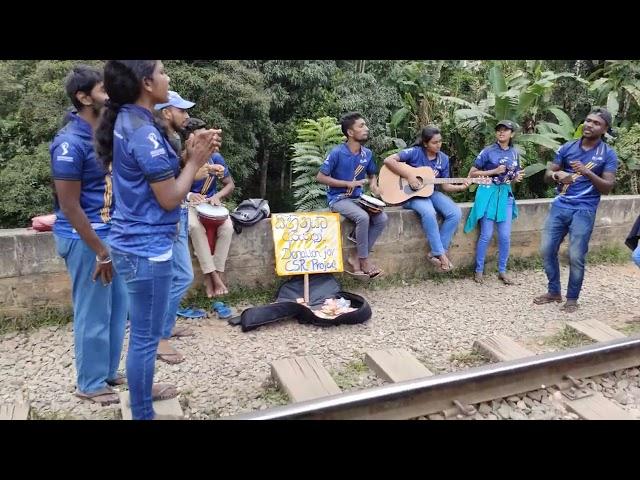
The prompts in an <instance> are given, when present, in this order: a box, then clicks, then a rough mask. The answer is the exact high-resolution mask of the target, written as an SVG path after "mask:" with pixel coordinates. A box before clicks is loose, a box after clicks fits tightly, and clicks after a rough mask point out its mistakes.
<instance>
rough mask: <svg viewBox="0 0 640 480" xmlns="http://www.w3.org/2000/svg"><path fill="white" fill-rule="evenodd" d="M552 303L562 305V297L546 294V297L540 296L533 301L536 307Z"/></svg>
mask: <svg viewBox="0 0 640 480" xmlns="http://www.w3.org/2000/svg"><path fill="white" fill-rule="evenodd" d="M552 302H556V303H561V302H562V295H558V296H556V295H552V294H550V293H545V294H544V295H540V296H538V297H536V298H534V299H533V303H535V304H536V305H544V304H545V303H552Z"/></svg>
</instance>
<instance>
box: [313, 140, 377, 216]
mask: <svg viewBox="0 0 640 480" xmlns="http://www.w3.org/2000/svg"><path fill="white" fill-rule="evenodd" d="M320 171H321V172H322V173H324V174H325V175H328V176H330V177H331V178H335V179H336V180H346V181H349V182H351V181H354V180H363V179H364V178H365V176H366V175H374V174H376V173H377V171H378V169H377V167H376V164H375V162H374V161H373V153H372V152H371V150H369V149H368V148H365V147H363V146H361V147H360V152H358V153H355V154H354V153H351V150H349V147H348V146H347V144H346V142H345V143H343V144H342V145H338V146H337V147H335V148H334V149H333V150H331V152H329V155H327V158H326V159H325V161H324V162H323V164H322V165H321V166H320ZM360 195H362V187H357V188H354V189H353V190H351V189H347V188H346V187H329V189H328V190H327V201H328V202H329V205H333V204H334V203H335V202H336V201H338V200H341V199H343V198H347V197H349V198H358V197H360Z"/></svg>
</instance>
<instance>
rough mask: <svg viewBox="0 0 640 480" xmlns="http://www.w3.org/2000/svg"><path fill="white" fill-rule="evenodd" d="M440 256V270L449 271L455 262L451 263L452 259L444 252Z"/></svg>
mask: <svg viewBox="0 0 640 480" xmlns="http://www.w3.org/2000/svg"><path fill="white" fill-rule="evenodd" d="M438 258H439V259H440V270H441V271H443V272H448V271H450V270H451V269H452V268H453V264H452V263H451V260H449V257H447V255H446V254H444V253H443V254H442V255H439V256H438Z"/></svg>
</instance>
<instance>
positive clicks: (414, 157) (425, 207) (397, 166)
mask: <svg viewBox="0 0 640 480" xmlns="http://www.w3.org/2000/svg"><path fill="white" fill-rule="evenodd" d="M441 148H442V135H441V134H440V129H438V128H437V127H434V126H429V127H425V128H423V129H422V132H421V133H420V137H418V140H417V141H416V143H414V144H413V146H411V147H410V148H405V149H404V150H401V151H400V152H398V153H394V154H393V155H390V156H388V157H387V158H385V159H384V164H385V165H386V166H387V168H389V170H391V171H392V172H394V173H396V174H398V175H400V176H402V177H404V178H406V179H407V181H408V182H409V185H410V186H411V187H412V188H416V189H417V188H419V186H420V182H419V180H418V179H417V178H416V177H415V175H412V174H411V173H410V172H407V171H405V169H403V167H402V165H403V164H406V165H409V166H411V167H414V168H417V167H430V168H431V169H433V171H434V172H435V174H436V177H437V178H446V177H448V176H449V157H448V156H447V155H446V154H445V153H444V152H441V151H440V149H441ZM468 186H469V184H468V183H463V184H461V185H452V184H446V183H445V184H442V185H436V187H435V191H434V192H433V195H431V196H430V197H429V198H420V197H415V198H413V199H411V200H409V201H408V202H406V203H404V204H403V207H404V208H408V209H410V210H413V211H414V212H416V213H417V214H418V216H419V217H420V222H421V224H422V230H423V231H424V234H425V236H426V237H427V239H428V240H429V246H430V247H431V252H429V254H428V259H429V261H430V262H431V263H432V264H433V265H434V266H435V267H436V268H438V270H440V271H442V272H448V271H449V270H451V268H452V267H453V265H452V264H451V261H450V260H449V257H448V256H447V251H448V250H449V245H450V244H451V239H452V238H453V234H454V233H455V232H456V229H457V228H458V224H459V223H460V218H461V217H462V211H461V210H460V207H459V206H458V205H457V204H456V202H454V201H453V200H451V198H449V197H448V196H447V195H445V194H444V193H443V192H461V191H463V190H466V189H467V187H468ZM438 214H440V215H442V217H443V219H444V220H443V222H442V226H438Z"/></svg>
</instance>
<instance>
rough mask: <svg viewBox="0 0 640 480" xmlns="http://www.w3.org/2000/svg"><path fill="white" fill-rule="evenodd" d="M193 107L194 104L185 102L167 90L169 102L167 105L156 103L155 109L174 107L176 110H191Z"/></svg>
mask: <svg viewBox="0 0 640 480" xmlns="http://www.w3.org/2000/svg"><path fill="white" fill-rule="evenodd" d="M194 105H195V103H193V102H190V101H188V100H185V99H184V98H182V97H181V96H180V95H178V94H177V93H176V92H174V91H173V90H169V101H168V102H167V103H156V106H155V109H156V110H162V109H163V108H167V107H176V108H183V109H187V108H191V107H193V106H194Z"/></svg>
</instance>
